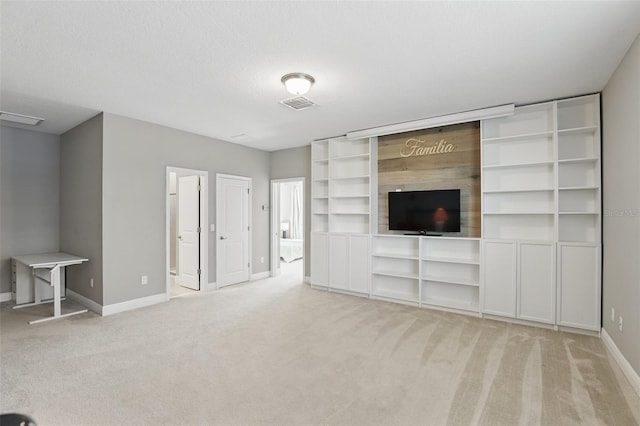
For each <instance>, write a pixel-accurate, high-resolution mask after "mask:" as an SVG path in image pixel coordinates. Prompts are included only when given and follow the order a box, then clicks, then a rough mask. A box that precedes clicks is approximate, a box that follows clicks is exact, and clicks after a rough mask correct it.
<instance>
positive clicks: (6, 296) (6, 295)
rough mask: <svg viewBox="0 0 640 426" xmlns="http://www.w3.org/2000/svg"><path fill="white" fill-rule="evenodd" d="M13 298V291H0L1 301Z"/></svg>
mask: <svg viewBox="0 0 640 426" xmlns="http://www.w3.org/2000/svg"><path fill="white" fill-rule="evenodd" d="M11 299H13V293H11V292H10V291H7V292H6V293H0V302H8V301H10V300H11Z"/></svg>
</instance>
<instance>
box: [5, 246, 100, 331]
mask: <svg viewBox="0 0 640 426" xmlns="http://www.w3.org/2000/svg"><path fill="white" fill-rule="evenodd" d="M12 259H13V261H14V262H15V264H16V269H17V270H19V269H23V270H24V269H25V268H28V269H30V270H31V274H30V276H29V275H28V274H24V273H21V272H20V271H14V274H15V281H16V288H24V287H25V286H33V302H29V303H21V304H18V305H15V306H14V307H13V309H19V308H26V307H27V306H34V305H40V304H43V303H51V302H53V316H50V317H46V318H41V319H38V320H34V321H29V324H35V323H39V322H43V321H50V320H53V319H57V318H63V317H68V316H71V315H77V314H82V313H84V312H87V310H86V309H81V310H78V311H74V312H69V313H66V314H62V311H61V308H60V301H61V299H62V297H61V291H60V287H61V285H60V269H61V268H64V267H65V266H69V265H79V264H81V263H82V262H88V261H89V259H87V258H84V257H79V256H74V255H72V254H68V253H43V254H27V255H22V256H13V257H12ZM43 269H46V270H48V274H47V275H48V276H43V275H42V274H39V273H38V271H39V270H43ZM25 275H27V276H26V277H25ZM41 282H44V283H46V284H48V285H50V286H51V287H52V288H53V300H44V295H43V288H42V285H41ZM16 302H17V303H20V301H18V300H16Z"/></svg>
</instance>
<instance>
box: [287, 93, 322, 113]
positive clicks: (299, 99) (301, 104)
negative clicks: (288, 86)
mask: <svg viewBox="0 0 640 426" xmlns="http://www.w3.org/2000/svg"><path fill="white" fill-rule="evenodd" d="M280 103H281V104H282V105H284V106H286V107H289V108H291V109H295V110H296V111H300V110H301V109H307V108H311V107H312V106H315V105H316V104H315V103H313V101H311V100H309V99H307V98H305V97H304V96H296V97H295V98H289V99H285V100H284V101H280Z"/></svg>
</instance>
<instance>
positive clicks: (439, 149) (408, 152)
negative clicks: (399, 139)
mask: <svg viewBox="0 0 640 426" xmlns="http://www.w3.org/2000/svg"><path fill="white" fill-rule="evenodd" d="M455 150H456V147H455V145H453V144H451V143H449V142H447V141H446V140H445V139H440V141H439V142H438V143H435V144H429V143H428V142H427V141H424V140H422V139H418V138H410V139H407V141H406V142H405V143H404V145H402V147H400V156H401V157H405V158H406V157H413V156H416V157H417V156H421V155H436V154H448V153H450V152H453V151H455Z"/></svg>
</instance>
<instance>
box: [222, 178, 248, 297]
mask: <svg viewBox="0 0 640 426" xmlns="http://www.w3.org/2000/svg"><path fill="white" fill-rule="evenodd" d="M220 178H224V179H238V180H245V181H247V182H248V183H249V201H248V203H247V209H248V210H249V211H248V219H247V220H248V223H249V247H248V254H247V259H248V261H249V280H251V275H252V273H253V259H252V256H253V245H252V244H253V230H254V228H253V214H252V209H253V178H252V177H250V176H239V175H228V174H225V173H216V239H215V241H216V283H217V284H216V289H219V288H220V285H219V283H220V282H222V280H221V270H222V268H220V266H219V265H222V262H221V256H220V240H219V239H218V238H217V235H218V234H217V232H218V231H219V230H220V217H221V214H220V212H221V209H222V202H221V199H220V193H221V191H220Z"/></svg>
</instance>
